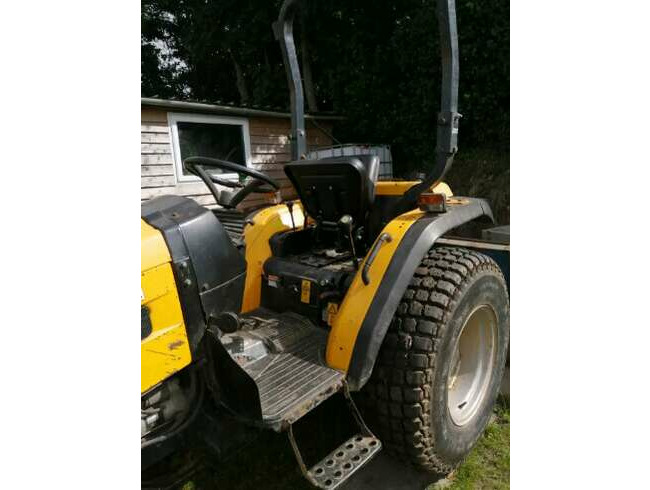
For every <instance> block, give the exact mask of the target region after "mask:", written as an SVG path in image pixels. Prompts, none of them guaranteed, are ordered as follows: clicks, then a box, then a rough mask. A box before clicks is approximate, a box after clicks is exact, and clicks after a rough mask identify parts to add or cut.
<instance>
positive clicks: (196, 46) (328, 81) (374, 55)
mask: <svg viewBox="0 0 650 490" xmlns="http://www.w3.org/2000/svg"><path fill="white" fill-rule="evenodd" d="M280 4H281V2H280V1H279V0H249V1H247V2H241V1H239V0H218V1H215V0H143V3H142V95H143V96H160V97H176V98H190V99H194V100H208V101H211V102H228V103H234V104H242V105H252V106H255V107H267V108H281V109H283V110H286V109H288V104H289V97H288V88H287V82H286V78H285V73H284V68H283V66H282V58H281V54H280V49H279V46H278V43H277V41H275V39H274V38H273V33H272V29H271V24H272V22H273V21H274V20H275V19H276V18H277V15H278V12H279V9H280ZM302 7H303V12H302V15H301V17H300V19H299V23H300V26H298V28H297V29H296V38H297V42H298V45H299V49H301V48H300V46H301V42H302V45H306V46H308V47H309V49H308V51H307V53H306V54H307V56H303V57H302V58H303V60H302V61H303V64H304V63H305V62H308V63H309V64H310V66H309V68H310V71H311V75H312V76H311V78H312V81H311V86H309V87H306V91H310V90H311V91H312V92H313V99H312V100H311V101H310V102H311V103H310V106H312V107H313V106H317V107H318V109H319V110H321V111H334V112H336V113H337V114H340V115H343V116H346V120H345V121H344V122H343V123H341V124H339V125H338V126H337V128H336V136H337V138H338V139H339V140H341V141H345V142H373V143H388V144H390V145H392V148H393V158H394V161H395V162H396V164H397V166H398V167H399V168H400V169H401V170H402V171H407V170H409V169H412V168H420V169H422V168H423V167H424V166H426V165H427V164H430V163H431V161H432V155H433V150H434V148H435V114H436V112H437V111H438V109H439V94H440V86H439V84H440V60H439V51H438V38H437V36H438V34H437V22H436V15H435V1H433V0H426V1H425V0H392V1H389V0H353V1H351V0H320V1H315V0H314V1H310V0H304V1H303V5H302ZM457 12H458V29H459V46H460V98H459V106H460V107H459V110H460V112H461V113H462V114H463V115H464V118H463V120H462V121H461V132H460V146H461V148H467V147H478V146H481V147H485V146H488V147H492V148H504V147H507V145H508V138H509V116H508V114H509V25H508V24H509V3H508V1H506V0H491V1H490V2H488V1H486V0H469V1H465V0H459V1H458V2H457ZM304 71H305V70H304V68H303V73H304Z"/></svg>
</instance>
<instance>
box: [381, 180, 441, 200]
mask: <svg viewBox="0 0 650 490" xmlns="http://www.w3.org/2000/svg"><path fill="white" fill-rule="evenodd" d="M419 183H420V181H419V180H416V181H411V180H380V181H379V182H377V183H376V184H375V195H377V196H401V195H402V194H404V193H405V192H406V191H407V190H409V189H410V188H411V187H413V186H414V185H416V184H419ZM431 190H432V192H437V193H440V194H445V195H446V196H447V197H450V196H453V193H452V192H451V189H450V187H449V186H448V185H447V184H445V183H444V182H440V183H439V184H438V185H437V186H435V187H433V188H432V189H431Z"/></svg>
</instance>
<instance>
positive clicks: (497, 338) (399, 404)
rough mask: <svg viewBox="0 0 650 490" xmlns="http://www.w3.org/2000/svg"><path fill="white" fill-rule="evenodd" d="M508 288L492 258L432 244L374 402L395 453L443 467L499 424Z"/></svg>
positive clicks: (394, 330)
mask: <svg viewBox="0 0 650 490" xmlns="http://www.w3.org/2000/svg"><path fill="white" fill-rule="evenodd" d="M508 317H509V304H508V292H507V288H506V285H505V281H504V278H503V275H502V273H501V271H500V269H499V267H498V266H497V265H496V263H495V262H494V261H493V260H492V259H490V258H489V257H487V256H485V255H483V254H480V253H477V252H474V251H471V250H467V249H463V248H453V247H436V248H433V249H431V250H430V251H429V252H428V254H427V255H426V256H425V257H424V259H423V260H422V262H421V264H420V267H419V268H418V269H417V270H416V272H415V275H414V276H413V279H412V281H411V284H410V285H409V287H408V288H407V290H406V292H405V293H404V296H403V298H402V301H401V303H400V305H399V307H398V310H397V312H396V314H395V316H394V318H393V320H392V322H391V325H390V327H389V330H388V333H387V334H386V338H385V340H384V343H383V345H382V348H381V350H380V353H379V358H378V360H377V364H376V365H375V369H374V371H373V374H372V377H371V379H370V381H369V382H368V385H367V386H366V387H365V388H364V392H365V393H366V397H365V398H366V401H367V402H368V403H366V404H364V405H366V406H367V410H368V411H369V412H370V413H369V414H368V415H369V419H370V421H371V422H372V420H373V419H374V420H375V421H376V427H375V428H376V430H377V433H378V435H379V437H380V438H381V439H382V441H383V442H384V443H385V447H386V448H387V449H388V451H389V452H390V453H392V454H393V455H395V456H397V457H398V458H400V459H402V460H406V461H409V462H411V463H413V464H415V465H416V466H418V467H420V468H422V469H425V470H428V471H431V472H435V473H439V474H447V473H449V472H451V471H452V470H453V469H454V468H456V467H457V466H458V465H459V464H460V462H461V461H462V460H463V459H464V458H465V456H467V454H468V453H469V451H470V450H471V449H472V448H473V447H474V445H475V444H476V441H477V440H478V438H479V437H480V435H481V434H482V432H483V430H484V429H485V427H486V425H487V423H488V422H489V419H490V415H491V413H492V408H493V405H494V402H495V399H496V397H497V394H498V391H499V385H500V382H501V378H502V376H503V370H504V367H505V361H506V353H507V347H508V341H509V318H508Z"/></svg>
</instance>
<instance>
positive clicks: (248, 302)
mask: <svg viewBox="0 0 650 490" xmlns="http://www.w3.org/2000/svg"><path fill="white" fill-rule="evenodd" d="M304 219H305V215H304V214H303V213H302V205H301V204H300V202H296V203H295V205H294V206H293V220H294V223H295V225H296V229H300V228H302V226H303V222H304ZM252 220H253V224H252V225H251V224H246V226H245V228H244V243H246V285H245V286H244V298H243V300H242V312H247V311H251V310H254V309H255V308H257V307H259V306H260V296H261V294H262V267H263V265H264V262H265V261H266V259H268V258H269V257H271V247H270V246H269V239H270V238H271V237H272V236H273V235H275V234H276V233H278V232H280V231H284V230H288V229H290V228H291V214H290V213H289V208H287V206H286V205H284V204H278V205H277V206H271V207H268V208H264V209H262V210H261V211H260V212H258V213H257V214H256V215H255V216H253V218H252Z"/></svg>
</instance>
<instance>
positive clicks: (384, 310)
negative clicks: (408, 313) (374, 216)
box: [327, 197, 492, 390]
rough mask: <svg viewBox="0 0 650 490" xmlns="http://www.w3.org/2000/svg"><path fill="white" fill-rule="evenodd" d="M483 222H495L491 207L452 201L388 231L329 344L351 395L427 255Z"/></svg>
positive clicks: (402, 219) (330, 358)
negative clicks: (452, 234) (460, 229)
mask: <svg viewBox="0 0 650 490" xmlns="http://www.w3.org/2000/svg"><path fill="white" fill-rule="evenodd" d="M480 216H485V217H487V218H492V211H491V210H490V207H489V205H488V204H487V202H485V201H484V200H482V199H474V198H464V197H463V198H458V197H452V198H448V199H447V211H446V212H443V213H423V212H421V211H410V212H408V213H405V214H402V215H401V216H398V217H397V218H395V219H394V220H393V221H391V222H390V223H389V224H388V225H386V226H385V227H384V230H383V233H388V234H390V235H391V238H392V240H391V241H384V242H383V243H382V246H381V248H379V249H378V250H379V252H378V253H377V255H376V258H375V261H374V263H373V264H372V265H371V267H370V270H369V274H370V282H369V284H368V285H365V284H363V281H362V279H361V272H362V271H363V267H361V268H360V270H359V271H358V272H357V274H356V275H355V277H354V280H353V282H352V285H351V286H350V289H349V290H348V293H347V294H346V297H345V299H344V300H343V303H342V305H341V309H340V310H339V313H338V314H337V315H336V318H335V319H334V322H333V328H332V333H331V334H330V338H329V339H328V345H327V363H328V365H330V366H331V367H334V368H336V369H340V370H343V371H345V372H346V373H347V381H348V384H349V386H350V389H352V390H358V389H360V388H361V387H362V386H363V385H364V384H365V383H366V382H367V380H368V379H369V378H370V375H371V374H372V370H373V366H374V362H375V359H376V357H377V355H378V353H379V349H380V347H381V344H382V342H383V339H384V337H385V335H386V331H387V329H388V326H389V324H390V322H391V319H392V317H393V315H394V313H395V310H396V309H397V307H398V305H399V302H400V300H401V298H402V295H403V294H404V291H405V290H406V287H407V286H408V283H409V282H410V281H411V279H412V278H413V274H414V272H415V270H416V268H417V267H418V266H419V264H420V261H421V260H422V258H423V257H424V256H425V255H426V253H427V251H428V250H429V249H430V248H431V247H432V246H433V245H434V244H435V242H436V240H437V239H438V238H439V237H440V236H442V235H443V234H444V233H446V232H447V231H449V230H451V229H453V228H456V227H457V226H459V225H461V224H463V223H467V222H469V221H472V220H474V219H476V218H478V217H480ZM380 237H381V235H380ZM380 237H378V240H379V238H380ZM375 243H377V242H375ZM371 253H372V252H371ZM366 260H368V259H367V258H366ZM364 263H365V261H364Z"/></svg>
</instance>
